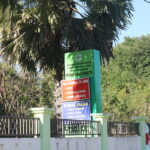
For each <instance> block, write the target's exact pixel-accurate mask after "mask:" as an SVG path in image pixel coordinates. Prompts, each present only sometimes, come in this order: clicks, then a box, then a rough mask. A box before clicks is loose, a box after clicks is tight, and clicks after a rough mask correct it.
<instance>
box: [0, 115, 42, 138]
mask: <svg viewBox="0 0 150 150" xmlns="http://www.w3.org/2000/svg"><path fill="white" fill-rule="evenodd" d="M34 136H39V119H38V118H28V117H14V116H0V137H34Z"/></svg>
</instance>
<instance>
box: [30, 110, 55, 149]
mask: <svg viewBox="0 0 150 150" xmlns="http://www.w3.org/2000/svg"><path fill="white" fill-rule="evenodd" d="M30 110H31V111H32V113H33V114H34V117H35V118H39V119H40V124H39V129H40V143H41V144H40V146H41V148H40V150H50V116H51V114H52V112H53V110H52V109H50V108H45V107H40V108H31V109H30Z"/></svg>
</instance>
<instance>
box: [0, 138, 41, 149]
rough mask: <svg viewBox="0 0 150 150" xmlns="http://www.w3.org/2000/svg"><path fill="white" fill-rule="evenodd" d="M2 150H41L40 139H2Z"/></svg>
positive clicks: (0, 146) (0, 147)
mask: <svg viewBox="0 0 150 150" xmlns="http://www.w3.org/2000/svg"><path fill="white" fill-rule="evenodd" d="M0 150H40V139H39V138H0Z"/></svg>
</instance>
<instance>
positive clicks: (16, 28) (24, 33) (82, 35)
mask: <svg viewBox="0 0 150 150" xmlns="http://www.w3.org/2000/svg"><path fill="white" fill-rule="evenodd" d="M78 7H80V8H81V9H82V10H84V11H83V12H81V11H80V9H78ZM132 11H133V8H132V0H123V1H120V0H93V1H89V0H78V1H76V0H1V1H0V14H1V15H0V16H1V18H0V21H1V22H0V27H1V28H0V34H1V36H2V38H1V56H3V58H5V59H6V60H9V61H10V62H11V63H15V62H16V61H17V62H18V63H19V64H20V65H21V66H22V67H23V68H25V69H27V70H30V71H31V70H32V71H36V68H37V66H38V67H40V68H41V69H44V70H48V69H55V70H56V76H55V77H56V78H57V79H61V78H62V70H63V55H64V53H65V52H69V51H77V50H84V49H91V48H95V49H98V50H100V51H101V56H102V59H103V61H105V60H107V61H109V59H110V57H113V55H112V41H113V40H115V39H116V38H117V36H118V33H119V31H120V30H123V29H125V28H126V26H127V24H128V23H129V22H130V19H131V16H132ZM76 14H78V15H79V16H80V17H79V18H77V17H76Z"/></svg>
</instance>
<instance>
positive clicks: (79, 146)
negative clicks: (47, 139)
mask: <svg viewBox="0 0 150 150" xmlns="http://www.w3.org/2000/svg"><path fill="white" fill-rule="evenodd" d="M51 144H52V145H51V147H52V150H100V138H97V137H95V138H94V137H93V138H52V141H51Z"/></svg>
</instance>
